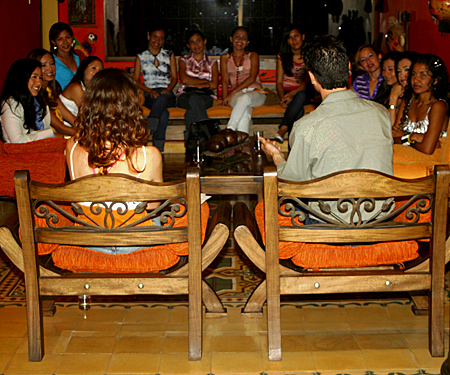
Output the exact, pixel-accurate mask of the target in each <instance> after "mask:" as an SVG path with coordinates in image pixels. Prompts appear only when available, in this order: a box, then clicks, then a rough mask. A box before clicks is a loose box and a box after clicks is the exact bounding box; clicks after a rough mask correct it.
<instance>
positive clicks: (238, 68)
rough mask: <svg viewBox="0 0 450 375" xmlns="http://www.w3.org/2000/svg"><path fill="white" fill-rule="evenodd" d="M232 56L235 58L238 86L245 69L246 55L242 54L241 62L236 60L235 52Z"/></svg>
mask: <svg viewBox="0 0 450 375" xmlns="http://www.w3.org/2000/svg"><path fill="white" fill-rule="evenodd" d="M231 57H232V58H233V61H234V65H235V66H236V87H237V86H239V75H240V73H241V72H242V71H243V70H244V67H243V62H244V55H242V56H241V58H240V60H239V62H238V61H237V60H236V55H235V54H234V52H233V53H232V54H231Z"/></svg>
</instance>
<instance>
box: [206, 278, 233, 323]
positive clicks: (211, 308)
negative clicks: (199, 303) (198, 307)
mask: <svg viewBox="0 0 450 375" xmlns="http://www.w3.org/2000/svg"><path fill="white" fill-rule="evenodd" d="M202 281H203V282H202V298H203V303H204V304H205V307H206V317H207V318H220V317H223V316H226V315H227V309H226V308H225V307H223V304H222V301H221V300H220V298H219V296H218V295H217V294H216V292H215V291H214V290H213V289H212V288H211V287H210V286H209V284H208V283H207V282H206V281H205V280H202Z"/></svg>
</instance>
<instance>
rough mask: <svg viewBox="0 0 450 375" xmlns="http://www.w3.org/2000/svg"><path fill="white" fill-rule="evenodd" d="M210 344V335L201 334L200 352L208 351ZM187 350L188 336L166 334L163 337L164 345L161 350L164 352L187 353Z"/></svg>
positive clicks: (209, 350)
mask: <svg viewBox="0 0 450 375" xmlns="http://www.w3.org/2000/svg"><path fill="white" fill-rule="evenodd" d="M211 346H212V337H211V336H205V335H203V339H202V352H203V353H210V352H211ZM188 351H189V337H188V335H179V336H166V338H165V339H164V346H163V350H162V352H163V353H164V354H170V353H187V352H188Z"/></svg>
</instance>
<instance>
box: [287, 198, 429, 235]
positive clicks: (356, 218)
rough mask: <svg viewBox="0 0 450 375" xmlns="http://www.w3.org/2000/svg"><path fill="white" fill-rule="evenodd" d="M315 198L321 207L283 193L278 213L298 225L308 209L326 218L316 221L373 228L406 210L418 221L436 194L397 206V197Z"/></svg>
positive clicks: (312, 213)
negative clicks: (395, 203) (395, 201)
mask: <svg viewBox="0 0 450 375" xmlns="http://www.w3.org/2000/svg"><path fill="white" fill-rule="evenodd" d="M314 202H316V203H317V205H318V207H319V211H318V210H316V209H314V208H313V207H311V206H310V205H308V203H307V202H305V201H302V200H301V199H299V198H295V197H280V198H279V200H278V213H279V214H280V215H281V216H285V217H290V218H291V223H292V225H293V226H295V227H300V226H303V224H304V223H305V220H306V217H307V215H306V213H307V214H308V215H309V216H310V217H312V218H314V219H316V220H320V221H322V222H323V223H321V224H314V225H320V226H325V227H329V226H333V227H335V226H338V227H342V228H349V227H360V228H370V227H373V226H375V225H380V224H381V223H388V222H391V221H392V219H393V218H395V217H396V216H398V215H400V214H401V213H403V212H405V216H406V219H407V220H408V221H407V223H408V224H415V223H417V222H418V221H419V219H420V216H421V215H422V214H425V213H427V212H429V211H430V210H431V208H432V206H433V196H432V195H431V194H418V195H414V196H412V197H411V198H410V199H409V200H408V201H405V202H403V201H402V205H401V206H400V207H397V208H395V209H394V198H388V199H386V200H384V201H382V200H380V199H375V198H342V199H337V200H335V201H323V200H317V201H314ZM330 203H333V204H330ZM377 203H378V204H377ZM380 203H381V205H380ZM343 214H347V216H349V219H348V221H345V220H344V219H343ZM363 217H364V219H363ZM391 224H392V222H391ZM403 224H404V223H403Z"/></svg>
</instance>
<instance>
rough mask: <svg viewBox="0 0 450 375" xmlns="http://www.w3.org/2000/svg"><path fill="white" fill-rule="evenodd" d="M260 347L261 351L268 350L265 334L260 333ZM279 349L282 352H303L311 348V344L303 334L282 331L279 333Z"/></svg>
mask: <svg viewBox="0 0 450 375" xmlns="http://www.w3.org/2000/svg"><path fill="white" fill-rule="evenodd" d="M260 338H261V348H262V350H263V352H268V347H267V334H266V333H261V334H260ZM281 349H282V351H283V353H284V352H296V351H298V352H303V351H308V350H311V345H310V343H309V341H308V338H307V336H306V335H304V334H301V333H299V334H297V335H296V334H289V333H282V334H281Z"/></svg>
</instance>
